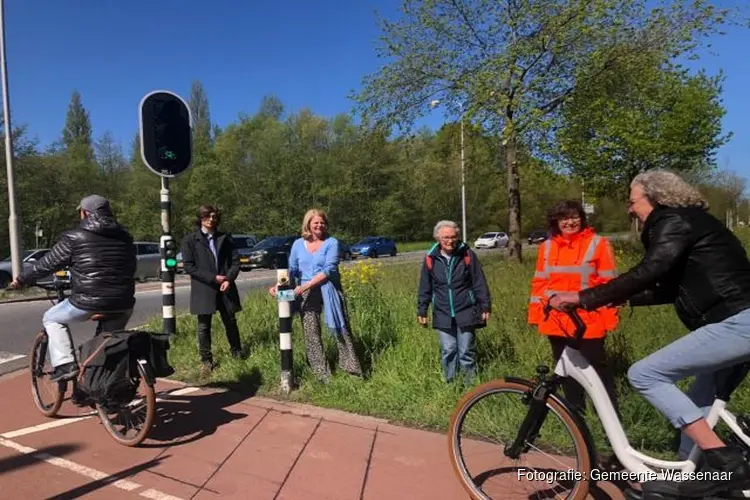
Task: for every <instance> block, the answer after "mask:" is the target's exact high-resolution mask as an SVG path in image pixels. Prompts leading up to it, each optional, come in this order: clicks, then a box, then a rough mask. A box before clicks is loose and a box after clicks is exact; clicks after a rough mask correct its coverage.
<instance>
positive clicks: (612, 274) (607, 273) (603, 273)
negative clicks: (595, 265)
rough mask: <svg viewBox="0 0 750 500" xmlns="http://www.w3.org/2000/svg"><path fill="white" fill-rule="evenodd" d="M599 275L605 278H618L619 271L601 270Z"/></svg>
mask: <svg viewBox="0 0 750 500" xmlns="http://www.w3.org/2000/svg"><path fill="white" fill-rule="evenodd" d="M599 276H602V277H603V278H616V277H617V271H599Z"/></svg>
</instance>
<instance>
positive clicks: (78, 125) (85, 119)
mask: <svg viewBox="0 0 750 500" xmlns="http://www.w3.org/2000/svg"><path fill="white" fill-rule="evenodd" d="M62 142H63V146H64V148H65V149H66V150H67V151H68V152H70V153H72V154H74V155H75V156H77V157H78V158H80V159H82V160H85V161H92V160H93V159H94V150H93V147H92V142H91V120H90V119H89V113H88V111H87V110H86V108H84V107H83V103H82V102H81V94H79V93H78V91H77V90H74V91H73V94H72V95H71V97H70V104H68V114H67V116H66V117H65V127H64V128H63V132H62Z"/></svg>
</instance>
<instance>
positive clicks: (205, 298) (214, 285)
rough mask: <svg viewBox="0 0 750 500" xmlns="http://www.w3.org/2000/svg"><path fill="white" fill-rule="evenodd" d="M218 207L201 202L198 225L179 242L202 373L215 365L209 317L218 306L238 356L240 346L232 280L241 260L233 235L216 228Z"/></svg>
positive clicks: (237, 305)
mask: <svg viewBox="0 0 750 500" xmlns="http://www.w3.org/2000/svg"><path fill="white" fill-rule="evenodd" d="M219 220H220V214H219V211H218V210H217V209H216V208H214V207H212V206H210V205H202V206H201V207H200V209H199V210H198V220H197V221H196V225H197V226H198V229H196V230H195V231H193V232H192V233H189V234H188V235H187V236H185V239H184V240H183V242H182V262H183V268H184V270H185V272H186V273H187V274H189V275H190V313H191V314H195V315H197V316H198V349H199V351H200V358H201V365H202V366H201V374H203V375H206V374H208V373H209V372H210V371H211V370H212V369H213V367H214V362H213V355H212V353H211V318H212V316H213V314H214V312H216V311H217V310H218V311H219V314H220V315H221V321H222V323H224V328H225V330H226V333H227V340H228V341H229V347H230V349H231V351H232V356H233V357H235V358H239V357H240V356H241V352H242V347H241V344H240V332H239V328H238V327H237V318H236V316H235V315H236V313H238V312H239V311H241V310H242V306H241V304H240V294H239V292H238V291H237V285H236V284H235V280H236V279H237V276H238V275H239V273H240V261H239V256H238V255H237V248H236V247H235V245H234V241H232V237H231V236H230V235H228V234H225V233H222V232H221V231H219V230H218V226H219Z"/></svg>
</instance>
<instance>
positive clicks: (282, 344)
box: [276, 269, 294, 394]
mask: <svg viewBox="0 0 750 500" xmlns="http://www.w3.org/2000/svg"><path fill="white" fill-rule="evenodd" d="M276 300H277V302H278V303H279V350H280V352H281V386H280V389H281V392H282V393H284V394H289V393H290V392H291V390H292V387H293V384H294V365H293V356H292V303H293V302H294V289H293V288H292V286H291V284H290V283H289V271H288V270H286V269H278V270H277V271H276Z"/></svg>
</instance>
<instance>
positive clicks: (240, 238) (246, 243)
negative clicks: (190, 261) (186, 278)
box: [175, 234, 258, 274]
mask: <svg viewBox="0 0 750 500" xmlns="http://www.w3.org/2000/svg"><path fill="white" fill-rule="evenodd" d="M232 239H233V240H234V244H235V245H236V247H237V253H238V254H239V256H240V258H242V256H247V255H249V254H250V250H251V249H252V248H253V247H254V246H255V245H256V244H257V243H258V237H257V236H255V235H254V234H233V235H232ZM240 268H241V269H243V270H247V271H249V270H250V268H247V269H245V268H243V267H242V263H240ZM175 272H176V273H177V274H181V273H184V272H185V269H184V264H183V262H182V252H180V253H178V254H177V268H176V269H175Z"/></svg>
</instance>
